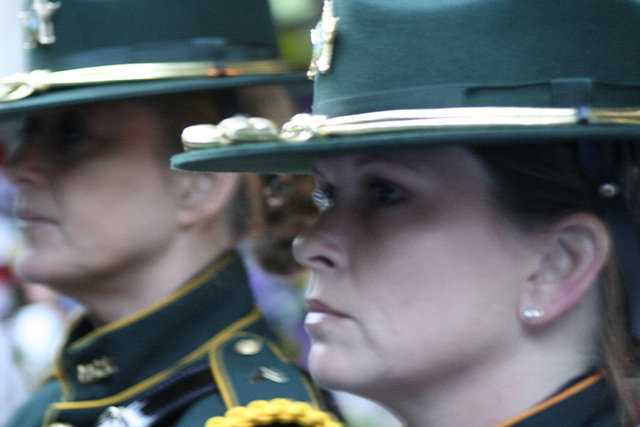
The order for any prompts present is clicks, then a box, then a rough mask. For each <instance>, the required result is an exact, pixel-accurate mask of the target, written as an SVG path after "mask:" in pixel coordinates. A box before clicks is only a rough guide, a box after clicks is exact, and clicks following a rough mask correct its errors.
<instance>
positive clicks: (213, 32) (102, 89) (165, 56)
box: [0, 0, 304, 120]
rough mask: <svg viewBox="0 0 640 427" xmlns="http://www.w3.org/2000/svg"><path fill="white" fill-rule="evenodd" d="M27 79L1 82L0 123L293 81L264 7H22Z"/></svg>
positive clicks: (256, 2)
mask: <svg viewBox="0 0 640 427" xmlns="http://www.w3.org/2000/svg"><path fill="white" fill-rule="evenodd" d="M16 19H21V20H22V21H23V23H24V25H25V27H26V31H25V32H26V34H27V36H28V37H27V40H26V41H25V49H27V50H28V52H27V61H28V63H29V71H28V72H25V73H19V74H15V75H12V76H5V77H4V78H2V79H1V80H0V120H4V119H7V118H8V117H11V116H12V115H15V114H16V113H20V112H24V111H31V110H36V109H45V108H53V107H61V106H68V105H74V104H82V103H87V102H95V101H106V100H118V99H126V98H135V97H141V96H149V95H160V94H168V93H176V92H191V91H201V90H210V89H222V88H232V87H240V86H249V85H261V84H270V83H285V82H294V81H302V80H303V79H304V73H295V72H292V71H291V70H289V68H288V67H287V65H286V64H285V63H284V62H283V61H282V60H281V59H280V57H279V51H278V43H277V37H276V30H275V27H274V23H273V21H272V19H271V15H270V9H269V4H268V1H267V0H179V1H175V0H109V1H95V0H56V1H51V0H28V1H27V3H26V5H25V9H24V12H22V13H21V14H20V16H19V17H18V16H17V17H16Z"/></svg>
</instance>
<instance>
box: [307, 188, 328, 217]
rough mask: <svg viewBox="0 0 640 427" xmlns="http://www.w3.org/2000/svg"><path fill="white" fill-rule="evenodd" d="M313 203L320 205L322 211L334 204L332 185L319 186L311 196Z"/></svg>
mask: <svg viewBox="0 0 640 427" xmlns="http://www.w3.org/2000/svg"><path fill="white" fill-rule="evenodd" d="M311 197H312V198H313V203H314V204H315V205H316V206H317V207H318V209H319V210H320V212H322V211H325V210H327V209H329V208H330V207H331V206H333V189H332V188H331V187H325V186H323V187H318V188H316V189H315V190H314V191H313V194H312V196H311Z"/></svg>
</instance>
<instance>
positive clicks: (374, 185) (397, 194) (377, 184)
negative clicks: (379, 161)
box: [368, 181, 406, 204]
mask: <svg viewBox="0 0 640 427" xmlns="http://www.w3.org/2000/svg"><path fill="white" fill-rule="evenodd" d="M368 187H369V192H370V194H371V196H372V198H373V201H374V202H375V203H378V204H391V203H397V202H400V201H403V200H404V199H405V197H406V194H405V192H404V191H403V190H402V189H401V188H399V187H398V186H397V185H394V184H391V183H388V182H384V181H372V182H370V183H369V184H368Z"/></svg>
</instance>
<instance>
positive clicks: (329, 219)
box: [292, 211, 348, 272]
mask: <svg viewBox="0 0 640 427" xmlns="http://www.w3.org/2000/svg"><path fill="white" fill-rule="evenodd" d="M347 230H348V227H345V224H344V223H341V219H340V218H339V216H338V214H337V213H336V212H330V211H326V212H324V213H323V214H322V215H320V217H318V219H317V220H316V221H315V223H314V224H313V225H311V226H310V227H309V228H308V229H306V230H305V231H304V232H302V233H301V234H300V235H298V236H297V237H296V238H295V239H294V241H293V244H292V248H293V256H294V258H295V259H296V261H297V262H298V263H299V264H301V265H302V266H304V267H306V268H309V269H311V270H313V271H316V272H318V271H338V270H342V269H345V268H347V266H348V250H347V249H348V241H347V235H346V231H347Z"/></svg>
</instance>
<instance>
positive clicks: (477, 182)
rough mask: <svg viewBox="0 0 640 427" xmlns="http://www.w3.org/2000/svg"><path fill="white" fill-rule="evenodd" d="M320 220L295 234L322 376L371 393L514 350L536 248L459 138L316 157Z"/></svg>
mask: <svg viewBox="0 0 640 427" xmlns="http://www.w3.org/2000/svg"><path fill="white" fill-rule="evenodd" d="M316 181H317V188H318V190H317V191H316V193H315V199H316V201H317V203H318V204H319V205H320V207H321V209H323V213H322V214H321V216H320V218H319V219H318V220H317V222H316V223H315V224H314V225H313V226H311V228H309V229H308V230H307V231H305V232H304V233H303V234H301V235H300V236H299V237H298V238H297V239H296V241H295V242H294V254H295V257H296V259H297V260H298V261H299V262H300V263H302V264H303V265H305V266H307V267H309V268H310V269H311V270H312V272H313V277H312V279H311V283H310V285H309V288H308V290H307V293H306V300H307V305H308V310H309V313H308V315H307V317H306V322H305V326H306V329H307V331H308V333H309V335H310V336H311V339H312V348H311V351H310V357H309V367H310V370H311V373H312V374H313V375H314V377H315V378H316V379H317V380H318V381H319V382H320V383H321V384H323V385H325V386H327V387H330V388H336V389H344V390H348V391H352V392H355V393H357V394H361V395H364V396H369V397H372V398H376V394H377V393H380V394H381V395H383V394H384V393H385V391H388V388H391V389H393V390H394V391H397V390H401V389H402V390H407V391H410V392H415V391H417V390H418V389H421V388H422V387H425V386H427V387H428V386H429V385H430V384H436V383H438V384H444V383H445V382H447V381H457V380H461V381H463V380H464V377H465V376H467V375H475V374H477V373H478V370H479V369H483V367H484V368H486V367H487V366H489V365H491V364H495V365H500V360H501V359H503V358H506V357H509V352H511V351H514V349H513V345H514V341H515V337H516V336H517V334H519V333H520V331H521V326H520V322H519V320H518V298H519V295H518V294H519V292H520V290H521V288H522V286H524V284H525V282H526V279H527V276H528V275H529V274H530V272H531V271H532V268H531V267H532V266H533V263H534V259H535V257H533V256H530V255H531V254H532V253H533V250H532V249H531V248H530V247H529V246H530V245H529V242H528V239H530V238H528V237H525V235H524V234H523V233H520V232H519V231H518V230H516V229H515V228H514V227H513V226H512V225H510V224H509V223H507V222H506V221H505V220H504V219H503V218H502V217H501V216H500V215H499V214H497V213H496V210H495V208H494V206H493V201H492V198H491V196H490V194H489V177H488V174H487V172H486V170H485V168H484V167H483V165H482V164H481V163H480V161H479V160H478V159H477V158H475V157H473V156H472V155H471V154H470V153H469V152H468V151H465V150H464V149H462V148H439V149H425V150H422V151H410V152H391V153H385V154H351V155H341V156H335V157H330V158H326V159H323V160H320V161H318V162H317V164H316Z"/></svg>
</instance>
